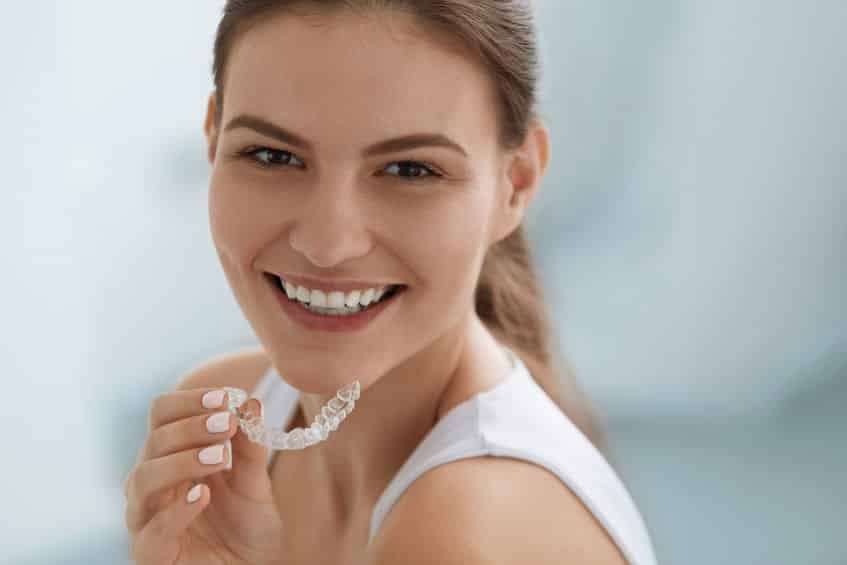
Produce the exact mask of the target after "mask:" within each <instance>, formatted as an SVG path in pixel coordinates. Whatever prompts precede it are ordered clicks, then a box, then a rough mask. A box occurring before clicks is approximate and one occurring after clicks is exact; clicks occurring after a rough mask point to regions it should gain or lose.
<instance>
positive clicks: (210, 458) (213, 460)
mask: <svg viewBox="0 0 847 565" xmlns="http://www.w3.org/2000/svg"><path fill="white" fill-rule="evenodd" d="M223 460H224V445H223V444H218V445H210V446H209V447H207V448H205V449H203V450H201V451H200V462H201V463H203V464H204V465H217V464H218V463H220V462H221V461H223Z"/></svg>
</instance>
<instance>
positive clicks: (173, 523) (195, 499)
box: [132, 483, 211, 565]
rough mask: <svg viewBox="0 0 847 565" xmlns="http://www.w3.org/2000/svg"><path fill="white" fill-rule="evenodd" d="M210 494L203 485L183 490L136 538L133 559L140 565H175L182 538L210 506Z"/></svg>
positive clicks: (133, 544)
mask: <svg viewBox="0 0 847 565" xmlns="http://www.w3.org/2000/svg"><path fill="white" fill-rule="evenodd" d="M210 494H211V493H210V492H209V487H208V486H206V485H204V484H203V483H198V484H196V485H192V484H191V483H188V484H186V485H184V486H182V487H180V489H179V490H178V496H177V497H176V499H175V500H174V501H173V502H172V503H171V504H170V505H169V506H167V507H166V508H163V509H162V510H160V511H159V512H157V513H156V514H155V515H154V516H153V518H152V519H151V520H150V521H149V522H148V523H147V524H146V525H145V526H144V528H142V529H141V531H140V532H139V533H138V535H137V536H135V538H134V539H133V542H132V557H133V560H134V561H136V562H137V563H139V564H141V565H148V564H149V565H154V564H156V565H158V564H161V563H173V561H174V560H175V559H176V557H177V556H178V553H179V550H180V538H181V537H182V536H183V535H185V531H186V530H187V529H188V527H189V526H190V525H191V522H192V521H193V520H194V519H195V518H196V517H197V516H199V515H200V513H201V512H203V509H204V508H206V506H208V505H209V501H210V500H211V496H210Z"/></svg>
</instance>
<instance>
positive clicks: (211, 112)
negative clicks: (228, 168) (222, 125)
mask: <svg viewBox="0 0 847 565" xmlns="http://www.w3.org/2000/svg"><path fill="white" fill-rule="evenodd" d="M216 113H217V102H216V100H215V91H214V90H213V91H212V93H211V94H210V95H209V102H208V104H207V105H206V121H205V123H204V124H203V131H204V132H205V133H206V144H207V146H208V147H207V152H208V158H209V163H212V164H214V163H215V154H216V153H217V149H218V128H217V126H216V125H215V114H216Z"/></svg>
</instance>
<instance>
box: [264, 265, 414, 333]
mask: <svg viewBox="0 0 847 565" xmlns="http://www.w3.org/2000/svg"><path fill="white" fill-rule="evenodd" d="M265 279H266V280H267V281H268V284H269V285H270V287H271V291H272V292H273V293H274V296H276V298H277V300H278V301H279V303H280V306H282V309H283V311H285V313H286V314H288V316H289V317H291V318H292V319H293V320H294V321H295V322H297V323H298V324H300V325H301V326H302V327H303V328H305V329H307V330H310V331H321V332H354V331H357V330H361V329H362V328H364V327H365V326H367V325H368V324H369V323H370V322H371V321H372V320H373V319H374V318H376V317H377V316H379V315H380V314H381V313H382V312H384V311H385V310H386V309H387V308H389V307H390V306H391V305H393V304H394V303H395V302H397V300H398V299H399V298H400V297H401V296H402V295H403V294H404V293H405V292H406V290H407V288H403V289H402V290H400V291H399V292H397V293H395V294H394V296H392V297H391V298H389V299H387V300H383V301H381V302H379V303H378V304H377V305H376V306H372V307H370V308H368V309H367V310H363V311H361V312H358V313H356V314H350V315H347V316H331V315H323V314H318V313H317V312H310V311H308V310H306V309H305V308H303V307H302V306H300V305H299V304H296V303H295V302H293V301H292V300H289V299H288V296H287V295H286V294H285V292H284V291H283V290H282V289H280V288H279V287H278V286H277V285H276V281H275V280H273V278H272V277H271V276H270V275H266V276H265Z"/></svg>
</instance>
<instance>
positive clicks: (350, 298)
mask: <svg viewBox="0 0 847 565" xmlns="http://www.w3.org/2000/svg"><path fill="white" fill-rule="evenodd" d="M361 296H362V291H361V290H354V291H353V292H351V293H350V294H348V295H347V300H346V301H345V302H344V304H345V306H347V307H348V308H352V307H353V306H356V305H357V304H359V297H361Z"/></svg>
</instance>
